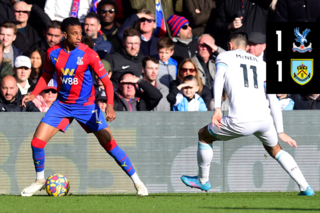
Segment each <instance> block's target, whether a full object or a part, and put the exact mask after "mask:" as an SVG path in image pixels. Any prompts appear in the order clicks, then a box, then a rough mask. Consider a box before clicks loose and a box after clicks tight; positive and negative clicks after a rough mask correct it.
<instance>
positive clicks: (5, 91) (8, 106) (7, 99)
mask: <svg viewBox="0 0 320 213" xmlns="http://www.w3.org/2000/svg"><path fill="white" fill-rule="evenodd" d="M22 98H23V96H22V95H21V93H20V91H19V89H18V86H17V82H16V80H15V78H14V77H13V76H11V75H6V76H5V77H3V79H2V80H1V94H0V112H40V111H39V109H38V108H37V107H36V106H35V105H34V103H32V102H31V101H29V102H27V103H25V104H26V107H23V106H21V101H22Z"/></svg>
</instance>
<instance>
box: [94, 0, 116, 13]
mask: <svg viewBox="0 0 320 213" xmlns="http://www.w3.org/2000/svg"><path fill="white" fill-rule="evenodd" d="M106 4H111V5H113V7H114V10H115V13H116V14H117V13H118V5H117V3H116V2H115V1H114V0H102V1H100V2H99V4H98V6H97V12H98V14H100V13H101V8H102V6H104V5H106Z"/></svg>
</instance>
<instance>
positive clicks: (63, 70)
mask: <svg viewBox="0 0 320 213" xmlns="http://www.w3.org/2000/svg"><path fill="white" fill-rule="evenodd" d="M61 28H62V31H63V34H64V37H65V40H64V41H63V42H61V43H60V44H58V45H56V46H53V47H51V48H49V49H48V51H47V54H46V59H45V64H44V72H43V74H42V75H41V77H40V79H39V82H38V84H37V86H36V88H35V89H34V91H33V92H32V93H31V94H30V95H26V96H25V97H24V98H23V100H22V105H24V103H25V102H28V101H32V100H33V99H34V97H35V96H37V95H38V94H39V93H40V92H41V91H42V90H43V89H44V88H45V87H46V85H47V83H48V82H49V81H50V79H51V78H52V77H53V76H54V74H56V78H57V82H58V92H59V94H58V98H57V100H56V101H55V102H54V103H53V104H52V106H51V107H50V109H49V110H48V112H47V113H46V114H45V116H44V117H43V118H42V120H41V122H40V124H39V126H38V128H37V130H36V132H35V134H34V137H33V139H32V142H31V147H32V153H33V160H34V165H35V170H36V181H35V182H34V183H33V184H32V185H31V186H28V187H26V188H25V189H24V190H23V191H22V192H21V196H28V197H29V196H32V195H33V194H34V193H35V192H37V191H39V190H41V189H43V188H44V184H45V177H44V162H45V152H44V147H45V146H46V144H47V143H48V141H49V140H50V138H51V137H52V136H54V135H55V134H56V133H57V132H58V131H59V130H60V131H63V132H65V131H66V130H67V128H68V126H69V124H70V123H71V122H72V121H73V119H75V120H77V121H78V122H79V124H80V125H81V126H82V127H83V128H84V129H85V130H86V131H87V132H88V133H90V132H93V134H94V135H95V136H96V137H97V139H98V140H99V142H100V144H101V146H102V147H103V148H104V149H105V150H106V151H107V152H108V153H109V154H110V155H111V156H112V157H113V158H114V160H115V161H116V162H117V163H118V165H119V166H120V167H121V168H122V169H123V170H124V171H125V172H126V173H127V175H128V176H130V178H131V179H132V181H133V183H134V186H135V188H136V190H137V194H138V195H142V196H146V195H148V191H147V188H146V187H145V185H144V184H143V183H142V181H141V180H140V178H139V177H138V175H137V173H136V172H135V170H134V168H133V165H132V163H131V161H130V159H129V157H128V156H127V155H126V153H125V152H124V151H123V150H122V149H120V147H119V146H118V145H117V143H116V141H115V139H114V138H113V136H112V134H111V132H110V129H109V127H108V125H107V122H106V121H105V120H104V117H103V113H102V112H101V110H100V108H99V106H98V105H97V104H95V102H94V101H95V90H94V86H93V78H92V74H91V71H90V68H91V70H93V71H94V72H95V73H96V74H97V75H98V76H99V78H100V79H101V81H102V82H103V85H104V87H105V90H106V96H107V108H106V115H107V121H110V122H111V121H112V120H114V119H115V117H116V113H115V111H114V109H113V94H114V91H113V86H112V83H111V81H110V80H109V78H108V74H107V72H106V71H105V69H104V67H103V64H102V63H101V61H100V58H99V56H98V54H97V53H96V52H95V51H93V50H92V49H90V48H89V47H87V46H86V45H84V44H82V43H80V41H81V36H82V29H81V25H80V22H79V19H77V18H72V17H70V18H66V19H64V20H63V22H62V25H61Z"/></svg>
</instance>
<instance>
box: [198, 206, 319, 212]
mask: <svg viewBox="0 0 320 213" xmlns="http://www.w3.org/2000/svg"><path fill="white" fill-rule="evenodd" d="M201 208H202V209H212V210H218V209H230V210H263V211H265V210H270V211H274V210H277V211H280V210H285V211H288V210H289V211H319V210H320V209H302V208H301V209H300V208H248V207H245V206H244V207H201Z"/></svg>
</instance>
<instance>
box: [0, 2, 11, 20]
mask: <svg viewBox="0 0 320 213" xmlns="http://www.w3.org/2000/svg"><path fill="white" fill-rule="evenodd" d="M13 12H14V10H13V6H12V3H11V1H10V0H0V23H2V22H4V21H14V16H13Z"/></svg>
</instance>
